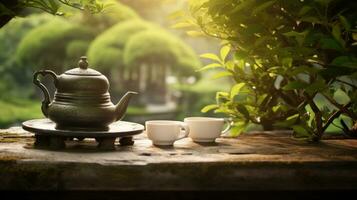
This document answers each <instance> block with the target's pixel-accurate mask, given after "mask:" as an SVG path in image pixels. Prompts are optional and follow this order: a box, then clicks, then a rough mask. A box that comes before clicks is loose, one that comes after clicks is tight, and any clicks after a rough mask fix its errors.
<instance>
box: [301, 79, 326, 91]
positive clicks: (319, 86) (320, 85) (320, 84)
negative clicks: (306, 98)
mask: <svg viewBox="0 0 357 200" xmlns="http://www.w3.org/2000/svg"><path fill="white" fill-rule="evenodd" d="M326 87H327V85H326V84H325V81H324V79H322V78H318V79H317V80H316V81H315V82H313V83H311V84H310V85H308V86H307V87H306V89H305V90H306V92H308V93H309V94H314V93H315V92H321V91H323V90H324V89H326Z"/></svg>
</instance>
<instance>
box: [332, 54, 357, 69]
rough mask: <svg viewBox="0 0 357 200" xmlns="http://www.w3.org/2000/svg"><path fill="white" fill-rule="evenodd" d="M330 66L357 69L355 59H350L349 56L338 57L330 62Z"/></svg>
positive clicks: (356, 60)
mask: <svg viewBox="0 0 357 200" xmlns="http://www.w3.org/2000/svg"><path fill="white" fill-rule="evenodd" d="M331 65H336V66H343V67H349V68H354V69H356V68H357V58H355V57H350V56H339V57H337V58H335V59H334V60H333V61H332V62H331Z"/></svg>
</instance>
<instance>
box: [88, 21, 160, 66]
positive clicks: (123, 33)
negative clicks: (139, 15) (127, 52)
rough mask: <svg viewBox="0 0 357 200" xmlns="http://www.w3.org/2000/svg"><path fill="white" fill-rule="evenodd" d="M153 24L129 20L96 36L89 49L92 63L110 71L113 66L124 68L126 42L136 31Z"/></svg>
mask: <svg viewBox="0 0 357 200" xmlns="http://www.w3.org/2000/svg"><path fill="white" fill-rule="evenodd" d="M153 26H154V25H153V24H151V23H148V22H145V21H142V20H128V21H124V22H121V23H118V24H116V25H115V26H113V27H111V28H109V29H108V30H106V31H105V32H103V33H102V34H100V35H99V36H98V37H96V38H95V40H94V41H93V42H92V43H91V45H90V47H89V49H88V52H87V55H88V58H89V60H90V63H91V65H92V66H93V67H96V68H97V69H98V70H102V71H110V69H111V68H113V67H116V68H120V69H122V68H123V58H122V51H123V49H124V46H125V44H126V42H127V41H128V40H129V38H130V37H131V36H133V35H135V33H138V32H140V31H142V30H146V29H149V28H151V27H153ZM109 55H110V56H109ZM109 57H110V60H108V58H109ZM111 61H113V62H111Z"/></svg>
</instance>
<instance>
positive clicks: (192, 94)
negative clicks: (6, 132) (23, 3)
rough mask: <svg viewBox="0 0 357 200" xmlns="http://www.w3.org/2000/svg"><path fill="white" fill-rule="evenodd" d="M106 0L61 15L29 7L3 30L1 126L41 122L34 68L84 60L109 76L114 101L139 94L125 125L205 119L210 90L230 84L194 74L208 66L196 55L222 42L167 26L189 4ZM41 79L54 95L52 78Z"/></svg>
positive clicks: (168, 0) (66, 65)
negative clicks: (130, 93) (90, 8)
mask: <svg viewBox="0 0 357 200" xmlns="http://www.w3.org/2000/svg"><path fill="white" fill-rule="evenodd" d="M103 2H104V3H105V7H104V8H103V10H102V11H101V12H98V13H90V12H88V11H86V10H84V11H81V10H77V9H73V8H71V7H66V6H63V5H62V6H63V8H61V9H64V10H65V12H66V15H64V16H56V15H51V14H49V13H48V12H43V10H41V9H36V8H26V9H25V10H23V11H21V12H22V13H21V15H22V16H16V17H14V18H12V19H11V20H10V21H9V22H8V23H6V24H5V25H4V26H3V27H2V28H1V29H0V109H1V110H0V128H7V127H9V126H12V125H19V124H20V123H21V122H22V121H24V120H28V119H32V118H41V117H43V116H42V113H41V109H40V105H41V100H42V98H43V97H42V94H41V92H40V91H39V90H38V89H37V88H36V87H35V86H34V85H33V83H32V74H33V73H34V71H36V70H40V69H49V70H53V71H55V72H56V73H57V74H61V73H63V72H65V71H66V70H68V69H70V68H75V67H77V63H78V60H79V58H80V56H83V55H86V56H87V57H88V61H89V64H90V67H92V68H94V69H96V70H98V71H100V72H101V73H103V74H104V75H106V76H107V77H108V79H109V81H110V94H111V96H112V100H113V102H116V101H117V100H118V99H119V98H120V97H121V96H122V95H123V94H124V93H125V92H126V91H128V90H132V91H138V92H139V93H140V95H139V96H137V97H136V98H135V99H134V100H133V102H131V104H130V107H129V109H128V113H127V116H126V118H125V119H126V120H131V121H137V122H144V121H145V120H148V119H183V117H184V116H193V115H196V116H197V115H203V114H202V113H201V112H200V110H201V109H202V107H204V106H205V105H207V104H210V103H214V96H215V92H216V91H218V90H224V89H225V87H226V88H229V87H228V84H227V80H212V79H211V78H210V76H203V75H202V74H201V72H198V71H196V70H197V69H198V68H200V67H201V66H203V65H204V64H207V63H202V60H201V59H200V58H199V56H198V55H199V54H202V53H206V52H219V49H220V45H219V41H218V40H215V39H213V38H208V37H207V38H204V37H200V38H197V37H191V36H189V35H187V34H186V33H185V31H182V30H178V29H175V27H172V26H173V24H174V23H173V20H172V17H173V16H174V15H175V11H177V10H184V9H185V8H186V7H187V1H184V0H135V1H131V0H110V1H103ZM0 3H1V2H0ZM0 5H2V4H0ZM4 5H5V3H4ZM2 9H3V8H2ZM3 11H4V9H3V10H2V12H3ZM205 73H206V74H207V73H208V74H209V72H205ZM43 81H44V83H45V85H46V86H48V87H49V89H50V92H51V93H52V94H53V92H54V90H55V88H54V86H53V83H52V82H51V80H50V79H48V80H47V78H46V77H45V78H44V80H43Z"/></svg>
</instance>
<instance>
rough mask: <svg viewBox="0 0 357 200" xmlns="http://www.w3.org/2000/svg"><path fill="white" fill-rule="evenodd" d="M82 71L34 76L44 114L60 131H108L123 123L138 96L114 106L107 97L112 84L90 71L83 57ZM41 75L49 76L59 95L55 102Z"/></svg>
mask: <svg viewBox="0 0 357 200" xmlns="http://www.w3.org/2000/svg"><path fill="white" fill-rule="evenodd" d="M78 65H79V67H78V68H74V69H71V70H68V71H66V72H65V73H63V74H61V75H57V74H56V73H54V72H53V71H50V70H40V71H37V72H35V73H34V75H33V83H34V84H35V85H37V86H38V87H39V88H40V89H41V90H42V92H43V94H44V100H43V101H42V107H41V109H42V113H43V114H44V115H45V116H46V117H48V118H49V119H51V120H52V121H54V122H55V123H56V128H57V129H67V130H77V129H79V130H108V125H109V124H111V123H112V122H115V121H118V120H121V119H122V118H123V117H124V115H125V112H126V108H127V106H128V104H129V100H130V98H131V96H132V95H134V94H137V93H136V92H127V93H126V94H125V95H124V96H123V97H122V99H121V100H120V101H119V103H118V104H116V105H114V104H113V103H112V102H111V100H110V95H109V93H108V89H109V81H108V79H107V78H106V77H105V76H104V75H102V74H101V73H100V72H98V71H96V70H94V69H90V68H88V62H87V58H86V57H84V56H83V57H81V59H80V61H79V63H78ZM38 75H42V76H45V75H50V76H52V78H53V79H54V84H55V87H56V91H55V94H54V98H53V101H52V102H51V101H50V95H49V92H48V90H47V88H46V87H45V86H44V85H43V84H42V83H41V82H40V81H39V79H38Z"/></svg>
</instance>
